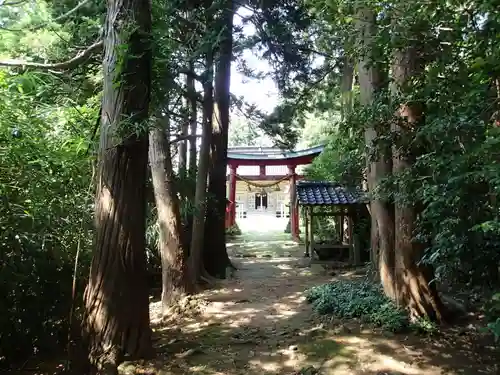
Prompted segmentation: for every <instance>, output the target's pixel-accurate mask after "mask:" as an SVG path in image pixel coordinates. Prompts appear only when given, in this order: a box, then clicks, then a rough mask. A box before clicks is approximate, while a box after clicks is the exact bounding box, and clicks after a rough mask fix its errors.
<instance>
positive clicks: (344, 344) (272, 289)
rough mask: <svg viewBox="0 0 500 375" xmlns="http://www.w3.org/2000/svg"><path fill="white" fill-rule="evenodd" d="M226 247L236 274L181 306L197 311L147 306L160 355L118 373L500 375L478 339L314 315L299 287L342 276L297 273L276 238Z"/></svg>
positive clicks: (297, 254)
mask: <svg viewBox="0 0 500 375" xmlns="http://www.w3.org/2000/svg"><path fill="white" fill-rule="evenodd" d="M228 249H229V251H230V253H231V255H232V258H233V260H234V261H235V263H237V265H238V267H239V268H240V269H239V270H238V271H237V272H236V274H235V275H234V278H232V279H230V280H227V281H224V282H223V283H222V284H221V285H220V287H219V288H217V289H216V290H211V291H208V292H206V293H204V294H202V295H200V296H199V298H197V299H193V300H190V301H187V302H186V303H187V305H188V306H187V307H190V306H191V307H192V308H193V310H194V311H195V313H193V314H192V315H190V316H182V317H172V318H171V319H170V320H169V321H167V322H159V321H158V315H157V309H158V305H157V304H152V321H153V324H154V325H155V342H156V347H157V350H158V357H157V359H156V360H155V361H154V362H148V363H143V364H142V366H139V367H137V364H127V363H125V364H124V365H122V366H121V373H123V374H134V373H136V374H137V373H150V374H161V375H167V374H168V375H170V374H172V375H180V374H207V375H208V374H211V375H222V374H224V375H240V374H241V375H243V374H249V375H254V374H255V375H257V374H259V375H262V374H335V375H345V374H354V375H375V374H380V375H383V374H391V375H396V374H399V375H403V374H406V375H424V374H425V375H438V374H457V375H458V374H466V375H479V374H498V373H499V372H498V368H496V369H495V368H494V366H495V365H496V364H495V362H494V359H492V358H491V357H490V356H489V355H488V356H486V355H484V353H485V351H487V350H489V349H487V348H486V347H484V346H481V347H479V346H478V345H483V344H480V343H479V342H477V341H475V340H476V338H477V335H471V336H470V337H469V335H468V334H467V333H465V334H461V335H460V336H459V335H457V334H456V332H455V333H452V334H451V335H450V336H449V337H448V336H446V335H444V336H443V337H441V338H440V339H433V340H430V339H426V338H422V337H414V336H399V335H398V336H390V335H387V334H383V333H377V332H374V331H373V330H370V329H368V328H364V327H363V326H360V325H359V324H356V323H351V324H346V323H342V324H340V323H339V322H333V321H331V322H326V321H321V319H320V318H318V317H314V316H313V314H312V312H311V309H310V307H309V306H308V305H307V304H306V303H305V302H304V292H305V290H307V289H308V288H309V287H311V286H314V285H318V284H321V283H325V282H328V281H329V280H332V279H333V278H334V277H349V275H348V274H343V275H336V276H334V277H332V276H330V275H327V274H326V272H324V271H323V270H322V269H321V268H320V269H314V268H312V269H311V268H309V267H304V259H303V258H302V257H301V256H302V250H301V249H300V248H298V247H297V246H296V245H295V244H293V243H291V242H288V241H286V240H284V238H283V236H280V235H277V236H275V237H273V238H268V239H264V238H253V239H249V238H246V239H244V240H243V242H240V243H237V244H231V245H229V247H228ZM200 299H201V301H204V302H203V303H200ZM457 337H459V339H458V340H460V341H458V340H457ZM450 341H451V342H450ZM478 352H479V353H480V356H479V357H478V355H477V353H478ZM474 353H476V354H474Z"/></svg>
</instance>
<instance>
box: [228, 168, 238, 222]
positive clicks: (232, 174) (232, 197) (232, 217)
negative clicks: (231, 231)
mask: <svg viewBox="0 0 500 375" xmlns="http://www.w3.org/2000/svg"><path fill="white" fill-rule="evenodd" d="M237 169H238V166H237V165H233V164H230V165H229V201H230V203H229V226H233V225H234V224H236V170H237Z"/></svg>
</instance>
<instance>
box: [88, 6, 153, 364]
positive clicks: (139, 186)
mask: <svg viewBox="0 0 500 375" xmlns="http://www.w3.org/2000/svg"><path fill="white" fill-rule="evenodd" d="M131 30H132V31H131ZM127 33H128V34H127ZM150 33H151V8H150V5H149V2H148V1H139V0H123V1H115V0H109V1H108V11H107V17H106V23H105V38H104V51H105V54H104V61H103V72H104V88H103V91H104V96H103V106H102V117H101V135H100V145H99V160H98V162H99V166H98V176H99V178H98V183H97V188H96V202H95V224H96V242H95V243H96V247H95V250H94V254H93V259H92V265H91V269H90V277H89V281H88V284H87V287H86V290H85V295H84V306H85V314H84V319H83V327H82V328H83V336H84V339H85V341H86V342H87V343H88V345H89V350H90V355H89V359H90V362H91V364H92V365H93V367H94V370H95V369H97V370H98V371H99V372H101V373H116V372H117V366H118V364H119V363H120V362H121V361H122V359H123V356H124V355H129V356H130V357H131V358H145V357H148V356H150V355H151V354H152V344H151V329H150V327H149V298H148V288H147V279H146V256H145V247H146V244H145V230H146V228H145V227H146V223H145V218H146V176H147V160H148V138H147V133H146V132H137V131H136V130H137V129H136V128H135V127H136V125H135V124H137V123H139V124H140V123H142V122H144V121H146V120H147V118H148V110H149V101H150V86H151V49H150V43H149V42H150V39H149V38H150ZM122 46H127V49H126V51H124V50H123V48H120V47H122ZM118 51H121V53H122V55H121V56H118V53H119V52H118ZM125 120H126V121H125Z"/></svg>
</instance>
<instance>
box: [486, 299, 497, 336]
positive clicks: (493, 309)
mask: <svg viewBox="0 0 500 375" xmlns="http://www.w3.org/2000/svg"><path fill="white" fill-rule="evenodd" d="M485 307H486V308H485V310H486V316H487V317H488V319H489V322H488V324H487V326H486V331H487V332H490V333H492V334H493V336H494V337H495V342H496V343H497V344H499V343H500V293H495V294H494V295H493V296H492V297H491V300H490V301H489V302H488V303H487V304H486V306H485Z"/></svg>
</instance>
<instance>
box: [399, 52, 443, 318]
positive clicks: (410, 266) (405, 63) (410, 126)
mask: <svg viewBox="0 0 500 375" xmlns="http://www.w3.org/2000/svg"><path fill="white" fill-rule="evenodd" d="M422 72H423V63H421V56H420V51H419V50H418V48H416V47H414V46H410V47H406V48H404V49H400V50H396V51H395V52H394V54H393V66H392V74H393V79H394V85H393V88H392V90H393V93H394V94H395V96H397V95H398V94H400V93H403V94H404V93H406V92H408V91H407V90H408V89H410V87H408V84H409V80H410V79H411V78H414V77H415V76H417V75H418V74H421V73H422ZM397 117H399V121H395V122H394V125H393V131H394V132H395V133H397V134H398V139H400V140H403V142H402V143H403V144H406V145H408V144H410V142H408V140H410V139H413V138H414V136H415V128H416V127H417V126H419V124H420V123H421V122H422V121H423V108H422V106H421V105H418V104H416V103H409V102H408V103H405V104H403V105H401V107H400V109H399V111H398V113H397ZM405 140H406V141H405ZM415 157H416V155H414V153H413V152H412V151H411V150H408V149H407V148H405V147H404V146H403V147H401V145H398V146H397V147H396V148H395V151H394V152H393V171H394V173H397V174H402V173H405V172H406V171H407V170H408V169H410V168H411V166H412V164H413V162H414V160H415ZM399 189H400V190H401V191H404V186H400V187H399ZM415 220H416V209H415V205H414V204H409V203H407V202H402V201H400V200H397V201H396V202H395V228H396V233H395V248H396V253H395V265H396V275H397V278H396V297H397V299H396V300H397V302H398V304H399V305H401V306H404V307H407V308H408V309H409V310H410V314H411V316H412V317H427V318H430V319H433V320H435V321H438V322H441V321H443V320H444V318H445V317H444V312H445V311H444V305H443V303H442V301H441V299H440V298H439V295H438V293H437V290H436V285H435V282H431V281H433V278H434V273H433V270H432V268H430V267H427V266H425V265H423V264H421V263H420V260H421V258H422V255H423V250H424V246H423V245H422V244H419V243H415V242H414V241H413V234H414V233H413V232H414V229H415Z"/></svg>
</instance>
